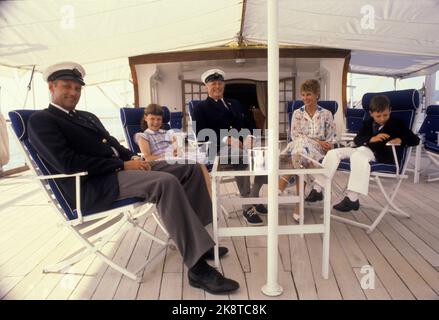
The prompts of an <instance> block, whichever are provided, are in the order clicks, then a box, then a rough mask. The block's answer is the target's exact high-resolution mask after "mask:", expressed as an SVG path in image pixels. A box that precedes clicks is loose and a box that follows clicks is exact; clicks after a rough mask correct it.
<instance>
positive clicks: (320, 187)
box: [312, 183, 323, 193]
mask: <svg viewBox="0 0 439 320" xmlns="http://www.w3.org/2000/svg"><path fill="white" fill-rule="evenodd" d="M312 188H313V189H314V190H315V191H317V192H318V193H320V192H322V190H323V189H322V186H321V185H319V184H317V183H315V184H314V186H313V187H312Z"/></svg>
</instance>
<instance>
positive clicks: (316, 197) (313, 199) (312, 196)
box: [305, 189, 323, 202]
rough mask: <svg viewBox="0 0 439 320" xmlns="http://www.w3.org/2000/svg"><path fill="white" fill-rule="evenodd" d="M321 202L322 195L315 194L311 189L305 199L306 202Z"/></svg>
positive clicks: (319, 193) (315, 191)
mask: <svg viewBox="0 0 439 320" xmlns="http://www.w3.org/2000/svg"><path fill="white" fill-rule="evenodd" d="M321 200H323V193H322V192H317V190H316V189H311V192H310V193H309V195H308V196H307V197H306V198H305V201H306V202H317V201H321Z"/></svg>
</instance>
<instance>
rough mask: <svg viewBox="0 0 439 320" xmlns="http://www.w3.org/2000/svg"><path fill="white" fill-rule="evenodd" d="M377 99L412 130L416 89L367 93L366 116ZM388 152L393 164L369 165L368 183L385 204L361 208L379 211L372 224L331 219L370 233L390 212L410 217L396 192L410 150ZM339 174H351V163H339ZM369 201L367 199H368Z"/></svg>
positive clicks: (395, 149)
mask: <svg viewBox="0 0 439 320" xmlns="http://www.w3.org/2000/svg"><path fill="white" fill-rule="evenodd" d="M377 95H385V96H387V97H388V98H389V100H390V105H391V107H392V113H391V114H392V116H393V117H398V118H399V119H401V120H402V121H403V122H404V123H405V125H406V126H407V128H410V129H412V128H413V125H414V122H415V121H414V119H415V115H416V110H417V108H418V107H419V92H418V91H417V90H415V89H408V90H398V91H387V92H377V93H366V94H365V95H364V96H363V100H362V102H363V108H364V110H365V112H366V113H368V112H369V104H370V101H371V100H372V98H373V97H374V96H377ZM389 148H392V151H393V156H394V161H395V163H393V164H386V163H379V162H376V161H371V162H370V165H371V174H370V180H371V182H375V183H376V185H377V186H378V187H379V189H380V191H381V193H382V195H383V197H384V200H385V201H386V203H385V205H384V207H383V206H381V205H379V203H378V201H376V202H377V204H378V206H367V205H363V204H362V207H363V208H372V209H376V210H378V211H379V214H378V216H377V218H376V219H375V220H374V221H373V223H372V224H370V225H368V224H363V223H359V222H357V221H353V220H350V219H347V218H343V217H340V216H336V215H332V216H331V217H332V218H333V219H334V220H337V221H342V222H345V223H348V224H351V225H354V226H356V227H360V228H364V229H366V230H367V233H371V232H372V231H373V230H374V229H375V227H376V226H377V225H378V223H380V221H381V220H382V219H383V217H384V215H385V214H386V213H387V212H390V213H392V214H395V215H399V216H402V217H406V218H409V217H410V215H409V214H408V213H407V212H404V211H403V210H401V209H400V208H399V207H398V206H397V198H396V196H397V194H398V190H399V188H400V186H401V183H402V181H403V180H404V179H406V178H407V177H408V176H407V175H406V170H407V165H408V161H407V159H408V157H409V155H410V153H411V150H412V147H405V148H401V149H399V148H398V149H399V150H397V148H396V147H395V146H394V145H392V146H391V145H389ZM339 170H340V171H344V172H346V171H347V172H349V171H350V161H349V160H348V159H347V160H342V161H341V162H340V166H339ZM382 179H387V180H388V181H391V183H392V182H393V186H392V187H390V186H386V187H384V186H383V184H382V182H383V181H382ZM369 198H370V197H369Z"/></svg>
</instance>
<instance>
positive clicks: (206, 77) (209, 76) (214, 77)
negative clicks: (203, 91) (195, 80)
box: [201, 69, 226, 84]
mask: <svg viewBox="0 0 439 320" xmlns="http://www.w3.org/2000/svg"><path fill="white" fill-rule="evenodd" d="M225 76H226V74H225V72H224V71H223V70H220V69H210V70H207V71H206V72H204V73H203V74H202V75H201V81H203V83H204V84H207V83H208V82H210V81H224V78H225Z"/></svg>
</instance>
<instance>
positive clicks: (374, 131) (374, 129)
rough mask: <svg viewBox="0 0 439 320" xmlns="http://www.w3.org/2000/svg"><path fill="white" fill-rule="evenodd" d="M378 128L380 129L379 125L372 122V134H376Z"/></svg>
mask: <svg viewBox="0 0 439 320" xmlns="http://www.w3.org/2000/svg"><path fill="white" fill-rule="evenodd" d="M379 129H380V125H379V124H378V123H376V122H375V121H374V122H373V124H372V133H373V135H374V136H376V135H377V134H378V131H379Z"/></svg>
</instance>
